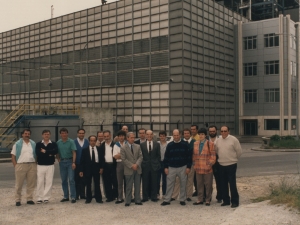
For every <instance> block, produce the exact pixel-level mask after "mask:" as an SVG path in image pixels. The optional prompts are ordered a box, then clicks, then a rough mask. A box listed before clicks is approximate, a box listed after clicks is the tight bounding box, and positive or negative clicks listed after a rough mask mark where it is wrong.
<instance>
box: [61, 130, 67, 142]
mask: <svg viewBox="0 0 300 225" xmlns="http://www.w3.org/2000/svg"><path fill="white" fill-rule="evenodd" d="M60 137H61V139H63V140H66V139H67V138H68V132H66V131H62V132H60Z"/></svg>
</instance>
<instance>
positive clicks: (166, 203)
mask: <svg viewBox="0 0 300 225" xmlns="http://www.w3.org/2000/svg"><path fill="white" fill-rule="evenodd" d="M160 205H162V206H165V205H170V202H163V203H161V204H160Z"/></svg>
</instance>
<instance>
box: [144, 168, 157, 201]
mask: <svg viewBox="0 0 300 225" xmlns="http://www.w3.org/2000/svg"><path fill="white" fill-rule="evenodd" d="M142 171H143V174H142V183H143V186H142V190H143V199H148V198H149V197H150V198H151V199H157V175H158V171H154V170H152V169H151V168H148V167H146V168H145V167H142Z"/></svg>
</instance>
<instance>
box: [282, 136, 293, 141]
mask: <svg viewBox="0 0 300 225" xmlns="http://www.w3.org/2000/svg"><path fill="white" fill-rule="evenodd" d="M282 139H284V140H295V138H294V137H293V136H291V135H287V136H285V137H282Z"/></svg>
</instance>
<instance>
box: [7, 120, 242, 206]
mask: <svg viewBox="0 0 300 225" xmlns="http://www.w3.org/2000/svg"><path fill="white" fill-rule="evenodd" d="M220 131H221V135H220V137H219V136H218V135H217V127H216V126H210V127H209V128H208V134H207V129H206V128H201V129H198V126H197V125H192V126H191V127H190V128H186V129H184V130H183V131H182V132H180V131H179V130H178V129H174V130H173V132H172V134H173V140H171V141H167V133H166V131H160V132H159V134H158V139H159V141H156V138H155V135H154V133H153V131H152V130H146V129H144V128H140V129H139V131H138V134H139V139H138V140H136V139H135V134H134V133H133V132H129V131H128V127H127V126H123V127H122V129H121V130H120V131H119V132H118V133H117V136H116V137H114V138H113V137H112V134H111V132H110V131H109V130H105V131H99V132H97V135H91V136H89V137H88V139H85V130H84V129H78V131H77V138H76V139H74V140H72V139H71V138H69V137H68V130H67V129H66V128H61V129H60V131H59V132H60V136H61V139H60V140H59V141H57V142H56V143H55V142H53V141H51V139H50V137H51V133H50V131H49V130H44V131H43V132H42V141H41V142H38V143H35V142H34V141H33V140H31V139H30V134H31V131H30V130H29V129H25V130H23V132H22V138H21V139H20V140H18V141H17V142H16V143H15V144H14V146H13V148H12V152H11V154H12V162H13V165H14V167H15V177H16V192H15V201H16V206H20V205H21V192H22V186H23V183H24V180H25V179H26V183H27V193H26V194H27V196H26V198H27V204H30V205H33V204H35V202H34V201H33V193H34V189H35V186H37V191H36V194H37V202H36V203H38V204H41V203H48V202H49V199H50V197H51V189H52V182H53V176H54V163H55V160H56V159H57V161H58V162H59V169H60V176H61V181H62V190H63V198H62V199H61V202H68V201H70V200H71V203H76V201H77V200H79V199H85V203H86V204H88V203H90V202H91V201H92V199H93V198H95V200H96V202H97V203H103V201H102V193H101V188H100V175H102V179H103V187H104V194H105V197H106V202H112V201H115V203H116V204H120V203H123V202H124V201H125V206H130V204H131V203H135V204H136V205H142V204H143V202H147V201H149V200H151V201H153V202H157V201H158V200H159V198H160V194H162V196H163V202H162V203H161V205H162V206H166V205H170V203H171V201H174V200H176V199H177V198H178V196H179V201H180V204H181V205H186V201H192V197H193V196H197V200H196V201H195V202H194V203H193V205H203V204H205V205H206V206H210V203H211V200H212V192H213V188H212V187H213V177H215V182H216V191H217V194H216V198H217V202H218V203H222V204H221V206H226V205H230V204H231V207H232V208H235V207H237V206H238V205H239V195H238V191H237V186H236V169H237V161H238V158H239V157H240V156H241V154H242V149H241V146H240V143H239V141H238V140H237V139H236V138H235V137H234V136H232V135H230V134H229V127H228V126H222V127H221V130H220ZM141 184H142V197H141V194H140V190H141V187H140V185H141ZM229 187H230V195H229ZM194 189H195V192H193V191H194ZM133 190H134V191H133ZM160 190H161V191H162V193H160ZM124 197H125V199H124Z"/></svg>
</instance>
